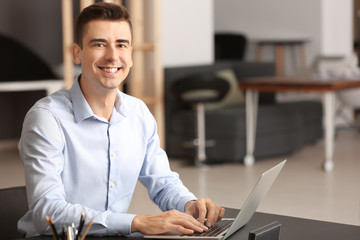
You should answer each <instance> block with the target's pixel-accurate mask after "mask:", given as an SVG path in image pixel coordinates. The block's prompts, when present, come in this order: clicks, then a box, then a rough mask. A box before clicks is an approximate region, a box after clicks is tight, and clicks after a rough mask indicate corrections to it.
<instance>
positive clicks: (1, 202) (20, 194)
mask: <svg viewBox="0 0 360 240" xmlns="http://www.w3.org/2000/svg"><path fill="white" fill-rule="evenodd" d="M27 210H28V202H27V197H26V188H25V186H21V187H12V188H5V189H0V231H1V234H0V236H1V239H16V238H22V237H24V234H21V233H19V232H18V230H17V222H18V221H19V219H20V218H21V217H22V216H24V214H25V213H26V211H27Z"/></svg>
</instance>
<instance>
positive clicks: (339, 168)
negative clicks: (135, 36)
mask: <svg viewBox="0 0 360 240" xmlns="http://www.w3.org/2000/svg"><path fill="white" fill-rule="evenodd" d="M284 158H287V159H288V162H287V163H286V165H285V167H284V169H283V170H282V172H281V173H280V175H279V177H278V178H277V180H276V181H275V183H274V185H273V186H272V188H271V189H270V191H269V193H268V195H267V196H266V198H265V199H264V201H263V202H262V203H261V205H260V207H259V208H258V211H260V212H267V213H275V214H280V215H287V216H297V217H303V218H309V219H317V220H324V221H330V222H338V223H346V224H352V225H360V187H359V185H358V184H359V183H360V132H357V131H350V130H342V131H339V132H338V133H337V136H336V141H335V152H334V162H335V168H334V170H333V171H332V172H331V173H325V172H324V171H323V170H322V168H321V165H322V162H323V160H324V144H323V141H318V142H317V143H315V144H313V145H310V146H306V147H305V148H303V149H302V150H300V151H298V152H296V153H293V154H290V155H288V156H283V157H275V158H269V159H260V160H258V161H257V162H256V163H255V165H254V166H253V167H245V166H243V165H242V164H220V165H212V166H209V167H205V168H195V167H192V166H190V165H189V164H188V162H187V161H184V160H178V159H176V160H175V159H172V160H170V164H171V167H172V169H173V170H174V171H176V172H178V173H179V174H180V177H181V179H182V180H183V182H184V184H185V185H186V186H187V187H188V188H189V189H190V190H191V191H192V192H194V193H195V194H196V195H197V196H198V197H209V198H211V199H212V200H213V201H214V202H216V203H218V204H219V205H222V206H226V207H233V208H241V206H242V204H243V202H244V201H245V199H246V197H247V195H248V194H249V193H250V191H251V189H252V188H253V186H254V185H255V184H256V182H257V180H258V178H259V177H260V175H261V173H262V172H264V171H266V170H267V169H269V168H271V167H272V166H274V165H275V164H276V163H278V162H280V161H282V160H283V159H284ZM23 184H24V176H23V168H22V164H21V161H20V159H19V157H18V153H17V149H16V141H8V142H4V141H2V142H0V188H4V187H11V186H19V185H23ZM129 212H131V213H138V214H152V213H157V212H159V209H158V208H157V207H156V206H155V205H154V204H153V203H152V202H151V201H150V200H149V199H148V197H147V193H146V191H145V189H144V188H143V187H142V186H141V185H138V186H137V188H136V191H135V193H134V198H133V201H132V204H131V206H130V209H129Z"/></svg>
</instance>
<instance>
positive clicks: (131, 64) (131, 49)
mask: <svg viewBox="0 0 360 240" xmlns="http://www.w3.org/2000/svg"><path fill="white" fill-rule="evenodd" d="M132 52H133V47H132V46H131V47H130V67H132V66H133V65H134V63H133V60H132Z"/></svg>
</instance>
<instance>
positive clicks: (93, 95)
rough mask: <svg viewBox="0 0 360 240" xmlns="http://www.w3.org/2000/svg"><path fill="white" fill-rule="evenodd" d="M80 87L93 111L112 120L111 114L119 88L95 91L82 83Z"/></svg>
mask: <svg viewBox="0 0 360 240" xmlns="http://www.w3.org/2000/svg"><path fill="white" fill-rule="evenodd" d="M80 88H81V91H82V93H83V94H84V97H85V99H86V101H87V102H88V104H89V105H90V107H91V109H92V111H93V112H94V113H95V114H96V115H97V116H99V117H102V118H105V119H107V120H108V121H110V117H111V114H112V112H113V109H114V105H115V100H116V94H117V89H116V88H114V89H102V90H103V91H99V89H96V90H94V91H93V89H91V87H90V88H89V85H87V84H84V85H82V84H81V81H80Z"/></svg>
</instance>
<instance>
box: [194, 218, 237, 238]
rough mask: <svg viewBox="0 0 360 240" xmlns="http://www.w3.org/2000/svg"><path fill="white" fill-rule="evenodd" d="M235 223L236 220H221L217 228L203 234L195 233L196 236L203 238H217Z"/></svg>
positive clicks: (216, 225)
mask: <svg viewBox="0 0 360 240" xmlns="http://www.w3.org/2000/svg"><path fill="white" fill-rule="evenodd" d="M233 222H234V220H220V221H219V222H217V223H216V224H215V226H213V227H212V228H210V229H209V230H208V231H206V232H202V233H195V234H194V236H201V237H205V236H207V237H214V236H217V235H219V233H221V232H222V231H224V230H225V229H227V228H229V227H230V226H231V224H232V223H233Z"/></svg>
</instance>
